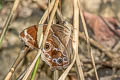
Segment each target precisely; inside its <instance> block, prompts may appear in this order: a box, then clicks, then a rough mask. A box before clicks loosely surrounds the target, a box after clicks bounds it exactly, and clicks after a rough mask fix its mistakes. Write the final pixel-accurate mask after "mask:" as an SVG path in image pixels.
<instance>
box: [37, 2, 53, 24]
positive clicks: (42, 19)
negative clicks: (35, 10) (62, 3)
mask: <svg viewBox="0 0 120 80" xmlns="http://www.w3.org/2000/svg"><path fill="white" fill-rule="evenodd" d="M54 4H55V0H52V2H51V3H50V4H49V7H48V8H47V10H46V11H45V13H44V15H43V17H42V18H41V20H40V22H39V24H43V23H44V22H45V20H46V19H47V17H48V14H49V13H50V12H51V10H52V9H53V6H54Z"/></svg>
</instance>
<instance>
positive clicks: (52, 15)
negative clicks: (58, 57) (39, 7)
mask: <svg viewBox="0 0 120 80" xmlns="http://www.w3.org/2000/svg"><path fill="white" fill-rule="evenodd" d="M58 3H59V0H56V2H55V5H54V8H53V11H52V13H51V16H50V20H49V22H48V26H47V29H46V31H45V35H44V39H43V44H42V45H43V47H44V44H45V42H46V39H47V36H48V33H49V30H50V28H51V25H52V21H53V19H54V16H55V12H56V10H57V7H58Z"/></svg>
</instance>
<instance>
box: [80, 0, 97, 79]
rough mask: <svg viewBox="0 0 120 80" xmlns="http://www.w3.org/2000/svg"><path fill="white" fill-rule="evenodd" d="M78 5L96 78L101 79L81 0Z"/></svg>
mask: <svg viewBox="0 0 120 80" xmlns="http://www.w3.org/2000/svg"><path fill="white" fill-rule="evenodd" d="M78 5H79V10H80V16H81V20H82V23H83V29H84V33H85V36H86V40H87V44H88V45H87V47H88V53H90V56H91V60H92V64H93V67H94V71H95V76H96V79H97V80H99V78H98V74H97V70H96V66H95V61H94V57H93V54H92V52H91V51H92V49H91V46H90V42H89V35H88V31H87V27H86V23H85V19H84V17H83V13H82V10H81V7H80V1H79V0H78Z"/></svg>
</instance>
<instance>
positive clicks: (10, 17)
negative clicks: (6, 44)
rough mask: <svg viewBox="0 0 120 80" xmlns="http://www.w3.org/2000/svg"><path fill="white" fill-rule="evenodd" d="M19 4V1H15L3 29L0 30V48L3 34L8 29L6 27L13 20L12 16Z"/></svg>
mask: <svg viewBox="0 0 120 80" xmlns="http://www.w3.org/2000/svg"><path fill="white" fill-rule="evenodd" d="M19 2H20V0H15V2H14V5H13V8H12V10H11V12H10V14H9V16H8V18H7V20H6V22H5V24H4V29H3V30H2V33H1V36H0V47H1V45H2V41H3V39H4V37H5V34H6V32H7V29H8V26H9V24H10V23H11V20H12V18H13V15H14V13H15V11H16V9H17V6H18V4H19Z"/></svg>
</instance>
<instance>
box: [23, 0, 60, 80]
mask: <svg viewBox="0 0 120 80" xmlns="http://www.w3.org/2000/svg"><path fill="white" fill-rule="evenodd" d="M58 3H59V0H56V2H55V5H54V8H53V11H52V13H51V16H50V21H49V23H48V27H47V29H46V32H45V35H44V39H43V43H42V45H43V46H42V47H44V44H45V42H46V39H47V36H48V33H49V29H50V28H51V24H52V21H53V18H54V15H55V12H56V10H57V7H58ZM39 46H40V45H39ZM41 53H42V51H41V49H39V51H38V54H37V56H36V58H35V59H34V61H33V63H32V64H31V66H30V67H29V68H28V70H27V72H26V74H25V76H24V77H23V79H22V80H27V78H28V76H29V75H30V73H31V71H32V70H33V68H34V66H35V63H36V61H37V59H38V58H39V56H40V54H41Z"/></svg>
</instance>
